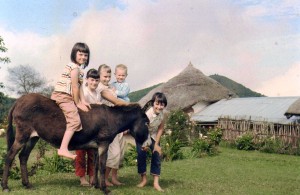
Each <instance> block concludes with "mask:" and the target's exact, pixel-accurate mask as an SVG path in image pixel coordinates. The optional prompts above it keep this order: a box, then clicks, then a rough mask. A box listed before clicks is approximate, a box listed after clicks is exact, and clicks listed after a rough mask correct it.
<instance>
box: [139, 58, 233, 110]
mask: <svg viewBox="0 0 300 195" xmlns="http://www.w3.org/2000/svg"><path fill="white" fill-rule="evenodd" d="M155 92H163V93H164V94H166V96H167V99H168V106H167V110H175V109H183V110H187V109H190V108H191V107H192V106H193V105H195V104H197V103H198V102H203V101H204V102H209V103H213V102H216V101H219V100H221V99H224V98H228V95H229V94H231V95H232V96H233V97H236V95H235V94H234V93H233V92H232V91H230V90H229V89H227V88H225V87H223V86H222V85H221V84H220V83H218V82H217V81H215V80H213V79H212V78H210V77H208V76H206V75H204V74H203V73H202V72H201V71H200V70H198V69H196V68H195V67H194V66H193V65H192V64H191V63H190V64H189V65H188V66H187V67H186V68H185V69H184V70H183V71H182V72H181V73H179V75H177V76H175V77H173V78H172V79H170V80H169V81H168V82H166V83H164V84H162V85H160V86H158V87H156V88H154V89H152V90H151V91H150V92H149V93H148V94H147V95H146V96H144V97H143V98H142V99H141V100H140V101H139V103H140V104H141V105H142V106H143V105H145V104H146V103H147V101H149V100H150V99H151V97H152V95H153V94H154V93H155Z"/></svg>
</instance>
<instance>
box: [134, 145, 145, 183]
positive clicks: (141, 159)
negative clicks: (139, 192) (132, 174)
mask: <svg viewBox="0 0 300 195" xmlns="http://www.w3.org/2000/svg"><path fill="white" fill-rule="evenodd" d="M136 151H137V168H138V173H139V174H141V182H140V183H139V184H138V185H137V187H140V188H141V187H144V186H145V185H146V184H147V177H146V168H147V164H146V159H147V152H146V151H144V150H142V146H141V145H140V144H138V143H136Z"/></svg>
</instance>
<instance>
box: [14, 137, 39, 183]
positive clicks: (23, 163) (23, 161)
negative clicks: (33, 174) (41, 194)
mask: <svg viewBox="0 0 300 195" xmlns="http://www.w3.org/2000/svg"><path fill="white" fill-rule="evenodd" d="M38 140H39V137H32V138H31V139H30V140H29V141H28V142H27V143H26V145H25V146H24V147H23V149H22V151H21V152H20V154H19V159H20V168H21V175H22V184H23V186H25V187H26V188H31V187H32V186H31V184H30V183H29V180H28V170H27V161H28V158H29V155H30V153H31V150H32V149H33V148H34V146H35V144H36V143H37V141H38Z"/></svg>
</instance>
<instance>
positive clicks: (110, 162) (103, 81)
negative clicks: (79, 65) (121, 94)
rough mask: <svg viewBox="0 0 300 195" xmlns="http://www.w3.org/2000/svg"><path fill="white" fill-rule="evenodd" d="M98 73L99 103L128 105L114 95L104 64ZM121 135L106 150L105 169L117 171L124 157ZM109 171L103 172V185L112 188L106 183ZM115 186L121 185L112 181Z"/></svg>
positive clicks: (116, 181) (108, 73)
mask: <svg viewBox="0 0 300 195" xmlns="http://www.w3.org/2000/svg"><path fill="white" fill-rule="evenodd" d="M98 72H99V74H100V84H99V90H100V93H101V100H100V101H101V103H103V104H105V105H107V106H115V105H119V106H120V105H128V104H129V103H128V102H125V101H123V100H120V99H118V98H117V95H116V93H115V89H114V88H113V87H111V86H110V85H109V82H110V79H111V68H110V67H109V66H107V65H105V64H103V65H101V66H99V68H98ZM120 134H121V133H119V134H118V135H117V136H116V137H115V139H114V140H113V142H112V143H111V144H110V145H109V149H108V157H107V161H106V169H111V168H113V169H119V165H120V161H121V159H122V156H124V150H122V148H121V147H120V145H119V144H120V142H121V146H122V145H124V144H125V143H124V140H123V139H122V136H123V134H121V135H122V136H120ZM111 145H113V146H114V147H113V148H114V150H113V151H111V150H110V149H111ZM109 172H110V170H109V171H106V172H105V184H106V185H107V186H113V184H112V183H110V182H109V181H108V174H109ZM112 182H114V184H115V185H121V183H120V182H119V181H118V180H117V179H116V180H114V181H112Z"/></svg>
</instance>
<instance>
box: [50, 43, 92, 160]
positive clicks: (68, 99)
mask: <svg viewBox="0 0 300 195" xmlns="http://www.w3.org/2000/svg"><path fill="white" fill-rule="evenodd" d="M89 58H90V50H89V47H88V46H87V45H86V44H85V43H76V44H75V45H74V46H73V49H72V51H71V62H70V63H69V64H67V65H66V66H65V68H64V71H63V73H62V74H61V76H60V78H59V81H58V82H57V83H56V85H55V87H54V92H53V93H52V95H51V99H52V100H55V102H56V104H57V105H58V106H59V107H60V109H62V111H63V113H64V115H65V117H66V122H67V127H66V131H65V134H64V137H63V139H62V142H61V146H60V148H59V149H58V150H57V153H58V155H59V156H63V157H66V158H70V159H73V160H74V159H75V158H76V155H75V154H72V153H71V152H69V150H68V145H69V142H70V140H71V138H72V136H73V135H74V132H75V131H80V130H81V129H82V126H81V121H80V117H79V114H78V108H80V109H81V110H83V111H85V112H87V111H88V110H89V108H90V105H89V104H88V103H86V101H85V100H84V99H80V86H81V84H82V81H83V75H84V72H83V69H84V68H85V67H87V66H88V64H89Z"/></svg>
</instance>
